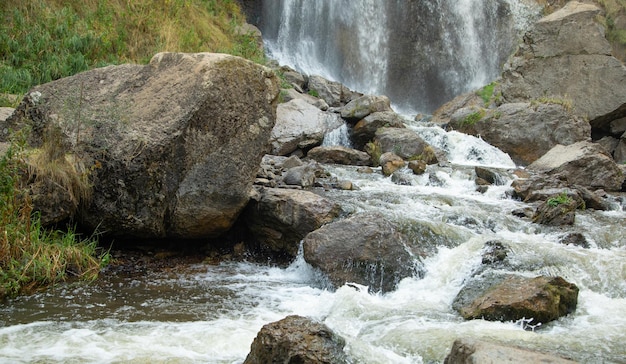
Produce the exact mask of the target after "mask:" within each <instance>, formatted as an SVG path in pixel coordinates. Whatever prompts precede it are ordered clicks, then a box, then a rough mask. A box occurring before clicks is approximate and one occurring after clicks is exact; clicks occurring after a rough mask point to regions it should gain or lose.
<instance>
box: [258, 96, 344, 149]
mask: <svg viewBox="0 0 626 364" xmlns="http://www.w3.org/2000/svg"><path fill="white" fill-rule="evenodd" d="M341 125H342V121H341V118H340V117H339V116H338V115H337V114H334V113H330V112H325V111H322V110H320V109H318V108H317V107H315V106H313V105H311V104H309V103H308V102H306V101H304V100H302V99H295V100H292V101H289V102H286V103H283V104H279V105H278V107H277V109H276V125H275V126H274V129H272V134H271V137H270V143H271V145H272V150H271V154H274V155H289V154H290V153H293V152H294V151H296V150H297V149H299V148H300V149H306V148H307V147H308V148H309V149H310V148H312V147H314V146H316V145H321V144H322V141H323V140H324V135H326V133H327V132H329V131H331V130H333V129H336V128H338V127H339V126H341Z"/></svg>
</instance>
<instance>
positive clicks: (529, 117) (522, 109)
mask: <svg viewBox="0 0 626 364" xmlns="http://www.w3.org/2000/svg"><path fill="white" fill-rule="evenodd" d="M472 115H479V116H480V119H479V120H471V119H472ZM470 120H471V121H470ZM448 125H449V127H451V128H453V129H456V130H459V131H461V132H463V133H466V134H471V135H476V136H478V135H479V136H480V137H481V138H482V139H484V140H485V141H486V142H487V143H489V144H491V145H493V146H495V147H498V148H499V149H500V150H502V151H504V152H505V153H508V154H509V155H510V156H511V159H512V160H513V161H514V162H515V163H516V164H520V165H528V164H530V163H532V162H534V161H536V160H537V159H539V158H540V157H541V156H542V155H544V154H545V153H547V152H548V151H549V150H550V149H552V148H553V147H554V146H556V145H557V144H561V145H569V144H573V143H576V142H579V141H586V140H590V139H591V128H590V126H589V123H588V122H586V121H584V120H583V119H582V118H580V117H577V116H575V115H573V114H572V113H571V112H569V111H568V110H567V109H566V108H565V107H564V106H562V105H558V104H554V103H536V104H531V103H511V104H503V105H501V106H500V107H498V108H497V109H495V110H486V109H479V108H463V109H460V110H458V111H457V112H455V113H454V114H453V115H452V118H451V120H450V123H449V124H448Z"/></svg>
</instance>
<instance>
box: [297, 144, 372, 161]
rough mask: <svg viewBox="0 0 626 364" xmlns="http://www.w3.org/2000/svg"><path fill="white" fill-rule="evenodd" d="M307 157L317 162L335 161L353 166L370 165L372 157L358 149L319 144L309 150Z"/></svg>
mask: <svg viewBox="0 0 626 364" xmlns="http://www.w3.org/2000/svg"><path fill="white" fill-rule="evenodd" d="M307 157H309V158H311V159H313V160H315V161H317V162H319V163H335V164H346V165H353V166H371V165H372V158H371V157H370V156H369V154H367V153H365V152H362V151H360V150H356V149H352V148H347V147H342V146H328V147H327V146H320V147H315V148H313V149H311V150H310V151H309V153H308V154H307Z"/></svg>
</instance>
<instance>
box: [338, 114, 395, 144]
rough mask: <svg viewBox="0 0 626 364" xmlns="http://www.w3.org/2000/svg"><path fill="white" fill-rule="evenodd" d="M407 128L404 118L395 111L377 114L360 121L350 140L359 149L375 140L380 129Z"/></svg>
mask: <svg viewBox="0 0 626 364" xmlns="http://www.w3.org/2000/svg"><path fill="white" fill-rule="evenodd" d="M383 127H387V128H405V125H404V120H403V118H402V117H401V116H400V115H398V114H396V113H395V112H393V111H384V112H375V113H372V114H369V115H368V116H366V117H365V118H363V119H361V120H359V122H357V123H356V124H355V125H354V127H353V128H352V129H351V134H350V139H351V140H352V142H353V143H354V146H355V147H356V148H357V149H363V148H364V147H365V144H367V143H368V142H369V141H371V140H373V139H374V136H375V135H376V131H377V130H378V129H380V128H383Z"/></svg>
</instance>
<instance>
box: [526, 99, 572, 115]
mask: <svg viewBox="0 0 626 364" xmlns="http://www.w3.org/2000/svg"><path fill="white" fill-rule="evenodd" d="M539 104H553V105H561V106H563V108H564V109H565V110H567V111H572V107H573V103H572V100H570V99H568V98H562V97H547V96H544V97H540V98H538V99H535V100H532V101H531V102H530V105H531V106H533V107H536V106H537V105H539Z"/></svg>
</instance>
